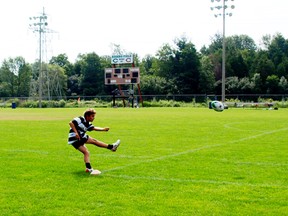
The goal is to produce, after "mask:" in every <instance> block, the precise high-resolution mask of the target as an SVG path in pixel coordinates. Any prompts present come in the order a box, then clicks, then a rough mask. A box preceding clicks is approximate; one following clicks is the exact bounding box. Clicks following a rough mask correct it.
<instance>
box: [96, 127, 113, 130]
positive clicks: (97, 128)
mask: <svg viewBox="0 0 288 216" xmlns="http://www.w3.org/2000/svg"><path fill="white" fill-rule="evenodd" d="M109 129H110V128H109V127H103V128H102V127H94V130H95V131H109Z"/></svg>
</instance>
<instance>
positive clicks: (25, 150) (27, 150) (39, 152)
mask: <svg viewBox="0 0 288 216" xmlns="http://www.w3.org/2000/svg"><path fill="white" fill-rule="evenodd" d="M2 150H3V151H8V152H24V153H26V152H29V153H36V154H45V155H47V154H49V152H47V151H40V150H30V149H2Z"/></svg>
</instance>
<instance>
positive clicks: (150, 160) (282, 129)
mask: <svg viewBox="0 0 288 216" xmlns="http://www.w3.org/2000/svg"><path fill="white" fill-rule="evenodd" d="M286 130H288V128H280V129H277V130H273V131H266V132H263V133H260V134H257V135H253V136H248V137H244V138H241V139H238V140H232V141H229V142H227V143H223V144H214V145H206V146H202V147H199V148H196V149H191V150H188V151H184V152H179V153H176V154H170V155H165V156H161V157H157V158H153V159H149V160H144V161H140V162H136V163H131V164H128V165H125V166H119V167H115V168H112V169H108V170H103V173H104V172H111V171H114V170H120V169H125V168H126V167H131V166H137V165H139V164H142V163H151V162H155V161H160V160H165V159H168V158H171V157H177V156H181V155H185V154H190V153H193V152H197V151H201V150H204V149H210V148H216V147H220V146H224V145H228V144H231V143H238V142H242V141H245V140H250V139H255V138H258V137H261V136H264V135H268V134H274V133H277V132H281V131H286Z"/></svg>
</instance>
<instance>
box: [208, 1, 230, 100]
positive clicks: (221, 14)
mask: <svg viewBox="0 0 288 216" xmlns="http://www.w3.org/2000/svg"><path fill="white" fill-rule="evenodd" d="M221 1H222V4H220V3H221ZM226 1H227V2H228V1H229V0H211V2H212V3H214V2H216V3H218V4H217V6H213V7H211V10H212V11H213V10H214V9H217V10H221V9H222V12H220V13H215V14H214V16H215V17H216V18H217V17H218V16H222V18H223V23H222V24H223V27H222V28H223V36H222V37H223V38H222V99H221V100H222V102H223V103H224V102H225V80H226V67H225V66H226V38H225V22H226V20H225V18H226V15H228V16H232V13H231V12H230V13H229V12H226V10H227V9H229V8H231V9H234V8H235V6H234V5H231V6H229V5H227V4H226ZM230 1H234V0H230Z"/></svg>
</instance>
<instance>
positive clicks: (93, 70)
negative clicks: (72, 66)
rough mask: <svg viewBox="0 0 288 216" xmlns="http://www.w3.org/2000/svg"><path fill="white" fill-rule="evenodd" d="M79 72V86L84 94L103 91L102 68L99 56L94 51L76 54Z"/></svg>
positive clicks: (91, 94)
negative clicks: (80, 78)
mask: <svg viewBox="0 0 288 216" xmlns="http://www.w3.org/2000/svg"><path fill="white" fill-rule="evenodd" d="M78 63H79V65H80V70H81V74H82V75H83V79H82V83H81V88H82V90H83V95H84V96H93V95H97V94H103V93H104V68H103V67H102V65H101V61H100V57H99V56H98V55H97V54H96V53H94V52H93V53H88V54H85V55H79V56H78Z"/></svg>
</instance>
